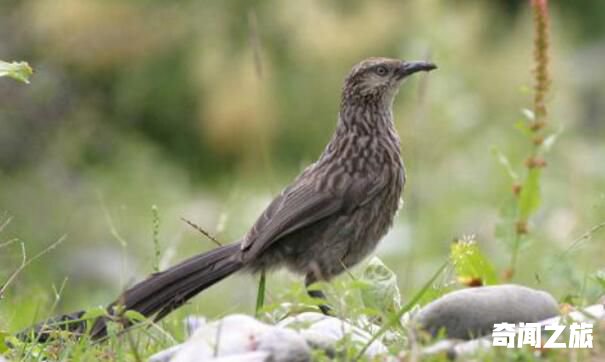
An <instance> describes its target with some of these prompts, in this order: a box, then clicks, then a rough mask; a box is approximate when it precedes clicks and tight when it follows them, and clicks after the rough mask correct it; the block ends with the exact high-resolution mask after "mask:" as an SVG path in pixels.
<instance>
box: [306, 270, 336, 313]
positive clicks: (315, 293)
mask: <svg viewBox="0 0 605 362" xmlns="http://www.w3.org/2000/svg"><path fill="white" fill-rule="evenodd" d="M316 281H317V277H316V276H315V273H313V272H309V273H307V275H306V276H305V288H306V289H307V294H308V295H309V296H310V297H311V298H319V299H323V300H327V298H326V295H325V294H324V293H323V292H322V291H321V290H319V289H314V290H309V287H310V286H311V285H312V284H313V283H315V282H316ZM318 307H319V309H320V310H321V312H322V313H323V314H325V315H327V316H329V315H332V308H331V307H330V306H328V305H327V304H320V305H318Z"/></svg>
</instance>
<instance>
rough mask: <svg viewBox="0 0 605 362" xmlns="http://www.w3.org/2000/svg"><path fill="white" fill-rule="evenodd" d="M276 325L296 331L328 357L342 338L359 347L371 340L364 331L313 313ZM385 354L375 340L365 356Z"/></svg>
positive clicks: (285, 320) (385, 350)
mask: <svg viewBox="0 0 605 362" xmlns="http://www.w3.org/2000/svg"><path fill="white" fill-rule="evenodd" d="M278 325H279V326H281V327H288V328H296V329H298V331H299V333H300V334H301V335H302V336H303V337H304V338H305V340H306V341H307V343H308V344H309V345H310V346H311V347H313V348H316V349H321V350H323V351H325V352H326V354H327V355H328V356H334V354H335V348H336V343H337V342H338V341H340V340H342V339H344V338H350V340H351V341H352V342H354V343H358V344H360V345H365V344H366V343H367V342H369V341H370V339H371V338H372V336H371V335H370V334H369V333H368V332H366V331H365V330H363V329H361V328H359V327H356V326H354V325H352V324H350V323H348V322H346V321H343V320H341V319H338V318H335V317H330V316H325V315H323V314H320V313H315V312H306V313H301V314H299V315H296V316H293V317H288V318H286V319H284V320H283V321H281V322H280V323H279V324H278ZM378 328H379V327H376V329H378ZM385 353H387V348H386V346H385V345H384V344H383V343H382V342H381V341H380V340H376V341H374V342H372V344H370V346H369V347H368V349H367V350H366V352H365V356H366V357H369V358H372V357H375V356H377V355H380V354H385Z"/></svg>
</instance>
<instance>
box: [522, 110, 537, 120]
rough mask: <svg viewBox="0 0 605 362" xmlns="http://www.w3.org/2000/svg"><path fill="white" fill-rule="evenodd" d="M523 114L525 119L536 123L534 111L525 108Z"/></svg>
mask: <svg viewBox="0 0 605 362" xmlns="http://www.w3.org/2000/svg"><path fill="white" fill-rule="evenodd" d="M521 114H522V115H523V117H525V118H526V119H527V120H528V121H532V122H533V121H535V120H536V115H535V114H534V111H532V110H531V109H528V108H523V109H521Z"/></svg>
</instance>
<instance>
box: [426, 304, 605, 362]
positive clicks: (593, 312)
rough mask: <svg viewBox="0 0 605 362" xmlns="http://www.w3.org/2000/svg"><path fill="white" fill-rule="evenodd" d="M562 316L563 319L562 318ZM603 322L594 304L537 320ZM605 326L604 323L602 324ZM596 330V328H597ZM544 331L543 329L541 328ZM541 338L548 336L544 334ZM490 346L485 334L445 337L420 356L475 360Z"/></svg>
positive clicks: (604, 314) (602, 310)
mask: <svg viewBox="0 0 605 362" xmlns="http://www.w3.org/2000/svg"><path fill="white" fill-rule="evenodd" d="M562 318H564V319H565V320H562ZM599 321H600V322H605V306H604V305H603V304H595V305H592V306H590V307H586V308H582V309H579V310H573V311H571V312H570V313H568V314H566V315H565V316H564V317H553V318H549V319H545V320H542V321H540V322H538V323H539V324H540V325H542V326H544V325H553V324H555V325H559V324H564V325H567V324H569V323H570V322H589V323H594V324H595V326H597V328H598V325H599V324H598V323H599ZM604 327H605V325H604ZM597 330H598V329H597ZM542 332H543V333H544V330H542ZM543 338H548V334H545V335H544V336H543ZM491 348H492V337H491V336H486V337H481V338H477V339H472V340H470V341H461V340H459V339H445V340H441V341H438V342H435V343H434V344H432V345H430V346H427V347H425V348H423V349H422V351H421V356H423V357H427V358H429V359H430V357H431V356H435V355H444V356H446V357H447V358H448V359H450V360H454V359H461V360H464V361H468V360H475V359H474V358H472V357H473V356H476V355H477V354H480V353H484V352H486V351H488V350H489V349H491Z"/></svg>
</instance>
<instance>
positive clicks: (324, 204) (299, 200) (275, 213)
mask: <svg viewBox="0 0 605 362" xmlns="http://www.w3.org/2000/svg"><path fill="white" fill-rule="evenodd" d="M342 204H343V199H342V197H338V196H337V195H333V194H332V193H330V192H327V191H318V190H317V189H316V188H315V187H314V185H313V184H311V183H303V184H295V185H293V186H291V187H289V188H287V189H286V190H284V192H282V193H281V194H280V195H279V196H277V197H276V198H275V199H274V200H273V201H272V202H271V203H270V204H269V206H268V207H267V208H266V209H265V211H264V212H263V213H262V215H261V216H260V217H259V218H258V220H257V221H256V223H255V224H254V226H253V227H252V229H251V230H250V231H249V232H248V234H247V235H246V237H245V239H244V241H243V242H242V244H241V248H242V250H243V251H244V252H245V253H246V254H249V255H251V256H252V255H256V254H257V253H258V252H260V251H262V250H264V249H266V248H267V247H268V246H269V245H271V244H272V243H273V242H275V241H276V240H278V239H280V238H281V237H283V236H285V235H287V234H289V233H292V232H294V231H296V230H299V229H301V228H303V227H305V226H308V225H311V224H313V223H315V222H317V221H319V220H321V219H323V218H325V217H328V216H330V215H332V214H334V213H335V212H337V211H338V210H340V209H341V207H342Z"/></svg>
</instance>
